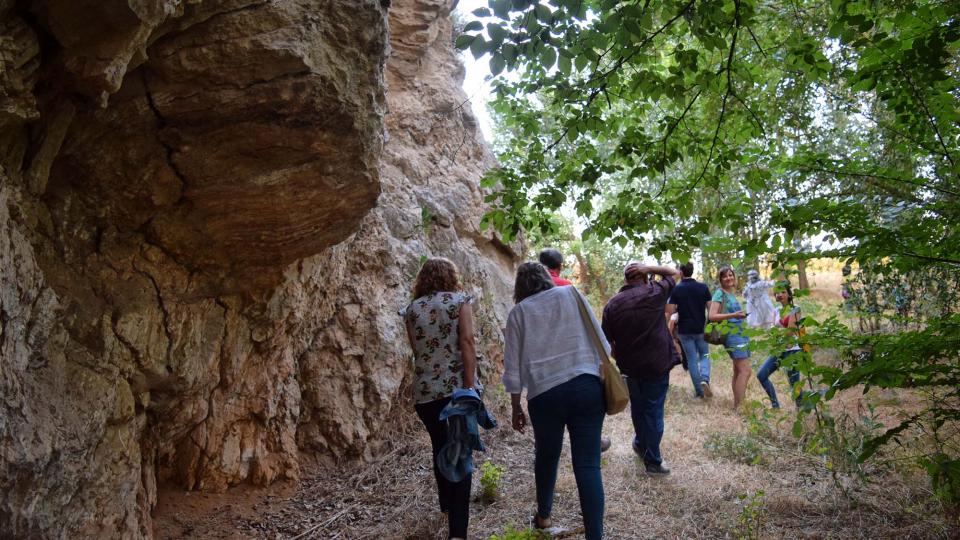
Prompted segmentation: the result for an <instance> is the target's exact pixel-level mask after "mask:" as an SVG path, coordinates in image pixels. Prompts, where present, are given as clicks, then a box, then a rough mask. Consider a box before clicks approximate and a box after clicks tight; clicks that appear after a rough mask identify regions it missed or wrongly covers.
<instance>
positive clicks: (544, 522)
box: [530, 512, 553, 531]
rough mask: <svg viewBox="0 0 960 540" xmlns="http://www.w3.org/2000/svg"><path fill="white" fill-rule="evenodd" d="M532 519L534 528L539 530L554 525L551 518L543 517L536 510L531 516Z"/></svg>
mask: <svg viewBox="0 0 960 540" xmlns="http://www.w3.org/2000/svg"><path fill="white" fill-rule="evenodd" d="M530 520H531V521H532V522H533V528H534V529H538V530H541V531H543V530H547V529H550V528H552V527H553V524H552V523H551V522H550V518H542V517H540V514H538V513H536V512H534V513H533V516H531V517H530Z"/></svg>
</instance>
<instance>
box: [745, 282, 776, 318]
mask: <svg viewBox="0 0 960 540" xmlns="http://www.w3.org/2000/svg"><path fill="white" fill-rule="evenodd" d="M773 286H774V282H773V281H769V280H766V279H760V274H759V273H758V272H757V271H756V270H750V271H749V272H747V286H746V287H744V289H743V296H744V297H745V298H746V299H747V326H748V327H750V328H773V326H774V325H775V324H776V323H777V308H775V307H774V306H773V301H772V300H770V293H769V290H770V289H772V288H773Z"/></svg>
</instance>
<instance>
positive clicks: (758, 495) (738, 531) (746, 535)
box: [733, 490, 764, 540]
mask: <svg viewBox="0 0 960 540" xmlns="http://www.w3.org/2000/svg"><path fill="white" fill-rule="evenodd" d="M737 498H738V499H740V504H742V505H743V506H742V507H741V508H740V513H739V514H738V515H737V526H736V528H735V529H734V530H733V537H734V538H736V539H737V540H758V539H759V538H760V530H761V529H762V528H763V517H764V515H763V514H764V507H763V490H759V491H756V492H754V493H742V494H740V495H737Z"/></svg>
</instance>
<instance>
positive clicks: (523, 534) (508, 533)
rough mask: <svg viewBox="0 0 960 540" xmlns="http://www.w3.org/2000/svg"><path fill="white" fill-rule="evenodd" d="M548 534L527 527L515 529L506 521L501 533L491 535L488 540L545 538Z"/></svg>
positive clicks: (536, 539) (541, 539) (542, 539)
mask: <svg viewBox="0 0 960 540" xmlns="http://www.w3.org/2000/svg"><path fill="white" fill-rule="evenodd" d="M547 538H550V535H549V534H547V533H545V532H543V531H538V530H537V529H533V528H531V527H527V528H526V529H517V528H516V525H514V524H513V523H507V527H506V528H505V529H504V530H503V533H502V534H499V535H497V534H494V535H491V536H490V538H489V539H488V540H546V539H547Z"/></svg>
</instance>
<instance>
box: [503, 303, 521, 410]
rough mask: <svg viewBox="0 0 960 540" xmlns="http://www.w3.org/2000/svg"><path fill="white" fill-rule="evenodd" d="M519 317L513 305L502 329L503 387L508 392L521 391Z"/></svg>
mask: <svg viewBox="0 0 960 540" xmlns="http://www.w3.org/2000/svg"><path fill="white" fill-rule="evenodd" d="M519 319H520V317H519V311H518V310H517V308H516V307H514V308H513V309H512V310H510V315H509V316H508V317H507V327H506V328H505V329H504V331H503V388H504V390H506V391H507V393H508V394H519V393H520V392H521V391H523V380H522V378H521V377H520V358H521V355H522V351H523V343H522V342H521V340H522V339H523V331H522V329H521V328H520V321H519Z"/></svg>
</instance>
